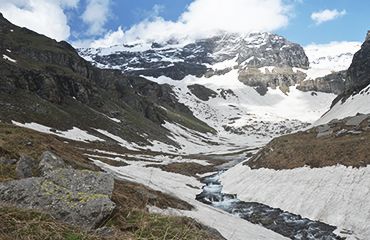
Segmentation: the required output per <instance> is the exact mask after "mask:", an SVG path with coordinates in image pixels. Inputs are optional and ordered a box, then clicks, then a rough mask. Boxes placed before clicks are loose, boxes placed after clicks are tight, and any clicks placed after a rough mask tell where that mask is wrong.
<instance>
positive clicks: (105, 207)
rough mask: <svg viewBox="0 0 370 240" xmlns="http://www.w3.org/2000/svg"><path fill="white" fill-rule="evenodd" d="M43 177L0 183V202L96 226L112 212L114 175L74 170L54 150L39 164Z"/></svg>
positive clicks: (75, 222) (65, 220) (84, 224)
mask: <svg viewBox="0 0 370 240" xmlns="http://www.w3.org/2000/svg"><path fill="white" fill-rule="evenodd" d="M39 169H40V171H41V174H42V175H43V176H42V177H30V178H24V179H21V180H14V181H8V182H3V183H0V204H3V205H10V206H14V207H18V208H29V209H37V210H40V211H44V212H48V213H49V214H50V215H52V216H53V217H54V218H55V219H57V220H60V221H63V222H65V223H68V224H72V225H78V226H80V227H83V228H86V229H93V228H97V227H99V225H100V224H101V223H102V222H103V221H104V220H105V219H107V217H109V216H110V214H111V213H112V211H113V210H114V208H115V204H114V203H113V202H112V201H111V200H110V197H111V195H112V192H113V185H114V179H113V177H112V176H111V175H109V174H106V173H101V172H92V171H87V170H75V169H72V168H71V167H68V166H67V165H66V163H65V162H64V161H63V160H62V159H61V158H60V157H58V156H56V155H55V154H53V153H51V152H45V153H43V155H42V157H41V162H40V164H39Z"/></svg>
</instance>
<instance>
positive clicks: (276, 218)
mask: <svg viewBox="0 0 370 240" xmlns="http://www.w3.org/2000/svg"><path fill="white" fill-rule="evenodd" d="M221 174H222V171H221V172H219V173H217V174H213V175H211V176H208V177H205V178H203V179H202V183H204V184H205V185H204V187H203V191H202V192H201V193H200V194H198V195H197V196H196V199H197V200H198V201H200V202H203V203H205V204H209V205H213V206H214V207H217V208H220V209H222V210H224V211H226V212H229V213H231V214H234V215H237V216H239V217H240V218H243V219H245V220H247V221H249V222H251V223H254V224H259V225H262V226H263V227H265V228H268V229H270V230H272V231H274V232H276V233H279V234H281V235H283V236H285V237H288V238H290V239H295V240H306V239H308V240H337V239H342V238H340V237H339V236H337V235H335V234H334V233H333V232H334V231H335V230H336V227H334V226H331V225H328V224H326V223H323V222H319V221H313V220H310V219H307V218H302V217H301V216H300V215H297V214H293V213H289V212H286V211H283V210H281V209H279V208H272V207H269V206H267V205H264V204H261V203H257V202H244V201H241V200H239V199H238V198H237V196H236V194H225V193H223V192H222V185H221V182H220V180H219V179H220V175H221ZM262 191H263V190H262Z"/></svg>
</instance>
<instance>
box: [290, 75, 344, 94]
mask: <svg viewBox="0 0 370 240" xmlns="http://www.w3.org/2000/svg"><path fill="white" fill-rule="evenodd" d="M346 80H347V71H340V72H335V73H331V74H329V75H326V76H325V77H319V78H316V79H315V80H305V81H300V82H299V84H298V85H297V89H299V90H301V91H304V92H310V91H313V92H326V93H334V94H336V95H339V94H342V93H343V91H344V87H345V82H346Z"/></svg>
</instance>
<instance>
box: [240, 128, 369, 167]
mask: <svg viewBox="0 0 370 240" xmlns="http://www.w3.org/2000/svg"><path fill="white" fill-rule="evenodd" d="M316 136H317V132H316V131H314V130H311V131H309V132H299V133H295V134H290V135H286V136H282V137H279V138H276V139H274V140H273V141H271V142H270V143H269V144H268V145H267V146H266V147H264V148H263V149H262V150H261V151H260V152H259V153H257V154H256V155H255V157H254V158H253V159H251V160H250V161H248V162H247V163H246V164H247V165H248V166H250V167H251V168H271V169H276V170H278V169H293V168H298V167H303V166H310V167H313V168H320V167H325V166H333V165H337V164H341V165H344V166H353V167H361V166H366V165H368V164H370V153H369V146H370V131H366V132H363V133H361V134H360V135H346V136H342V137H335V136H332V137H329V138H316Z"/></svg>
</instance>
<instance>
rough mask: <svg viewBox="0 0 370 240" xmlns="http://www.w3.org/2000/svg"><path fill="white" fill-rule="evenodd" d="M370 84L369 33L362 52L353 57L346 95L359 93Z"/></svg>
mask: <svg viewBox="0 0 370 240" xmlns="http://www.w3.org/2000/svg"><path fill="white" fill-rule="evenodd" d="M369 84H370V34H369V33H368V35H367V37H366V40H365V42H364V43H363V44H362V46H361V49H360V51H358V52H357V53H356V54H355V56H354V57H353V61H352V64H351V66H350V67H349V69H348V80H347V81H346V89H345V94H350V93H357V92H359V91H360V90H362V89H363V88H364V87H366V86H368V85H369Z"/></svg>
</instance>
